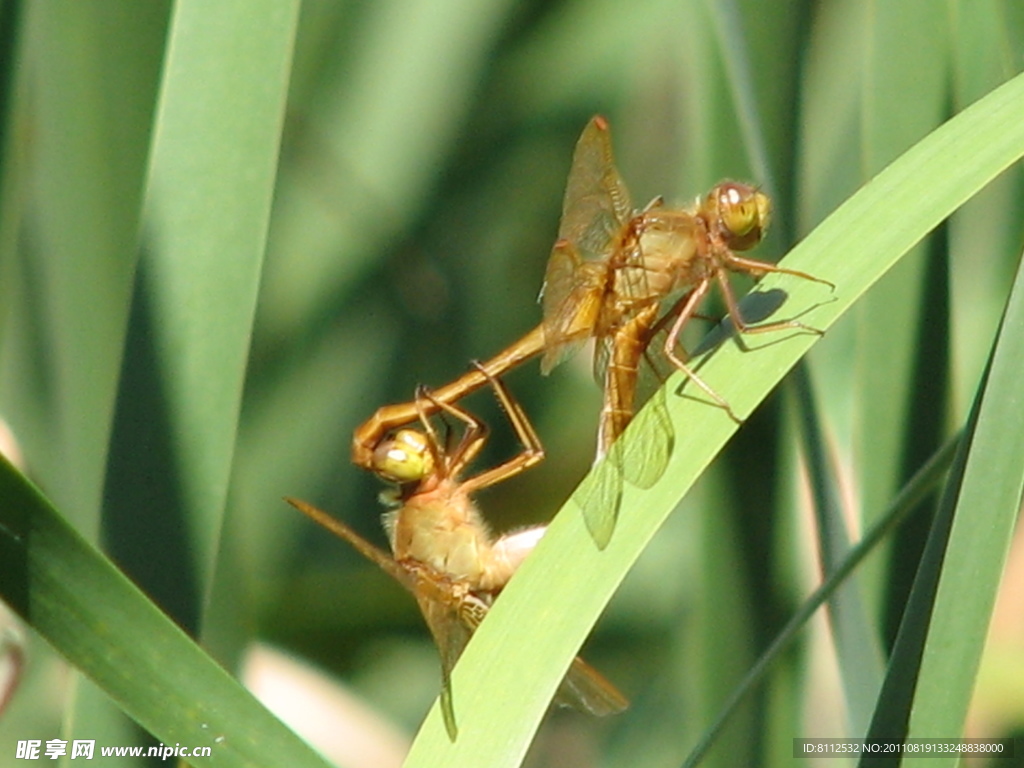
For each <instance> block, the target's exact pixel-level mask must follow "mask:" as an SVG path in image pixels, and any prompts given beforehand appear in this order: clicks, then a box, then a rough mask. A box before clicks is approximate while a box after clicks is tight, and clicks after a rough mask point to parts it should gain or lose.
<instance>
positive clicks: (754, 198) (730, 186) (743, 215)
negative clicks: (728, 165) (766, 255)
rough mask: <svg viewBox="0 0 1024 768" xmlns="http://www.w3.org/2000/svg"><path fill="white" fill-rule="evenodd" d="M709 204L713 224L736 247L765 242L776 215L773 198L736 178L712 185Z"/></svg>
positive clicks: (730, 245)
mask: <svg viewBox="0 0 1024 768" xmlns="http://www.w3.org/2000/svg"><path fill="white" fill-rule="evenodd" d="M705 206H706V208H705V209H706V210H707V211H708V212H709V213H710V217H709V218H710V220H711V224H712V225H713V226H714V227H715V228H716V229H718V230H719V232H720V234H721V236H722V238H723V240H725V242H726V244H727V245H728V246H729V248H731V249H733V250H735V251H745V250H748V249H749V248H753V247H754V246H755V245H757V244H758V243H759V242H761V238H762V237H764V233H765V231H766V230H767V229H768V224H769V222H770V221H771V216H772V201H771V199H770V198H769V197H768V195H766V194H764V193H763V192H761V191H760V190H759V189H756V188H754V187H752V186H750V185H749V184H740V183H739V182H735V181H726V182H723V183H722V184H719V185H717V186H716V187H715V188H714V189H712V190H711V192H710V193H709V194H708V196H707V199H706V200H705Z"/></svg>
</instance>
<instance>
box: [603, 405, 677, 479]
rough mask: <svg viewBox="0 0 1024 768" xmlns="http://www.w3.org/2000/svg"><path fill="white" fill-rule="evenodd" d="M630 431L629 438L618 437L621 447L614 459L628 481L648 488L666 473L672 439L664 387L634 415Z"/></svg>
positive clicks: (670, 420) (670, 419) (673, 439)
mask: <svg viewBox="0 0 1024 768" xmlns="http://www.w3.org/2000/svg"><path fill="white" fill-rule="evenodd" d="M631 432H632V436H631V439H630V440H628V441H621V444H622V445H623V446H624V447H623V448H622V449H621V450H620V451H617V452H616V454H617V455H616V456H615V460H616V462H617V463H618V464H619V465H620V467H621V469H622V476H623V477H624V478H625V479H626V481H627V482H629V483H631V484H632V485H635V486H636V487H638V488H643V489H647V488H650V487H651V486H653V485H654V484H655V483H656V482H658V480H659V479H660V478H661V476H662V475H663V474H664V473H665V469H666V468H667V467H668V461H669V457H670V456H671V455H672V448H673V445H674V443H675V432H674V431H673V428H672V418H671V417H670V416H669V413H668V403H667V400H666V396H665V388H664V387H659V388H658V389H657V390H655V392H654V394H653V395H652V396H651V398H650V399H649V400H648V401H647V404H646V405H645V406H644V407H643V408H642V409H641V410H640V412H639V413H638V414H637V415H636V417H635V418H634V419H633V422H632V427H631ZM616 445H619V443H616Z"/></svg>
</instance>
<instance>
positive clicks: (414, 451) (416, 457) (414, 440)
mask: <svg viewBox="0 0 1024 768" xmlns="http://www.w3.org/2000/svg"><path fill="white" fill-rule="evenodd" d="M373 471H374V472H376V473H377V474H378V475H380V476H381V477H383V478H384V479H385V480H391V481H393V482H396V483H412V482H416V481H418V480H422V479H424V478H425V477H428V476H430V475H431V474H433V472H434V457H433V455H432V454H431V452H430V445H429V444H428V443H427V438H426V436H425V435H424V434H423V433H422V432H417V431H416V430H414V429H402V430H399V431H398V432H397V433H395V436H394V437H392V438H391V439H389V440H384V441H383V442H381V443H380V444H379V445H378V446H377V448H376V449H375V450H374V452H373Z"/></svg>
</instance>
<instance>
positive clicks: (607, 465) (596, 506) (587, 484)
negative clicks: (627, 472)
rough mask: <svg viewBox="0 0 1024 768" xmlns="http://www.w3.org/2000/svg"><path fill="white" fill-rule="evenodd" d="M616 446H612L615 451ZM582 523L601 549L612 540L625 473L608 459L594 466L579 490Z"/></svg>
mask: <svg viewBox="0 0 1024 768" xmlns="http://www.w3.org/2000/svg"><path fill="white" fill-rule="evenodd" d="M614 450H615V447H614V446H612V451H613V452H614ZM575 495H576V498H577V499H578V501H577V503H578V505H579V507H580V510H581V511H582V512H583V522H584V523H585V524H586V526H587V530H588V531H589V532H590V536H591V538H592V539H593V540H594V543H595V544H596V545H597V548H598V549H604V548H605V547H607V546H608V542H609V541H611V540H612V533H613V532H614V531H615V523H616V522H617V520H618V518H619V507H620V505H621V504H622V470H621V469H620V468H619V467H618V466H616V464H615V462H614V461H612V460H611V457H610V456H609V457H608V460H605V461H600V462H598V463H597V464H595V465H594V468H593V469H592V470H591V471H590V474H589V475H587V476H586V478H584V480H583V482H582V483H581V484H580V487H579V489H577V491H576V494H575Z"/></svg>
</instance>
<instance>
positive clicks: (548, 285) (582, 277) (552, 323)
mask: <svg viewBox="0 0 1024 768" xmlns="http://www.w3.org/2000/svg"><path fill="white" fill-rule="evenodd" d="M605 272H606V270H605V269H604V268H603V265H602V264H599V263H596V262H584V261H583V260H582V259H581V258H580V255H579V251H577V250H576V247H575V246H574V245H573V244H572V242H570V241H568V240H559V241H558V242H557V243H555V246H554V248H552V249H551V256H550V257H549V259H548V266H547V271H546V272H545V275H544V288H543V290H542V292H541V306H542V309H543V313H544V320H543V323H544V344H545V352H544V358H543V359H542V360H541V372H542V373H544V374H547V373H548V372H549V371H550V370H551V369H552V368H554V367H555V366H556V365H558V363H560V362H561V361H562V360H564V359H565V358H567V357H568V356H569V355H570V354H572V353H573V352H575V351H576V349H578V348H579V346H580V345H581V344H583V342H584V341H586V340H587V339H588V338H590V336H591V335H592V334H593V333H594V327H595V325H596V324H597V320H598V316H599V313H600V310H601V299H602V296H603V292H604V276H605Z"/></svg>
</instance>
